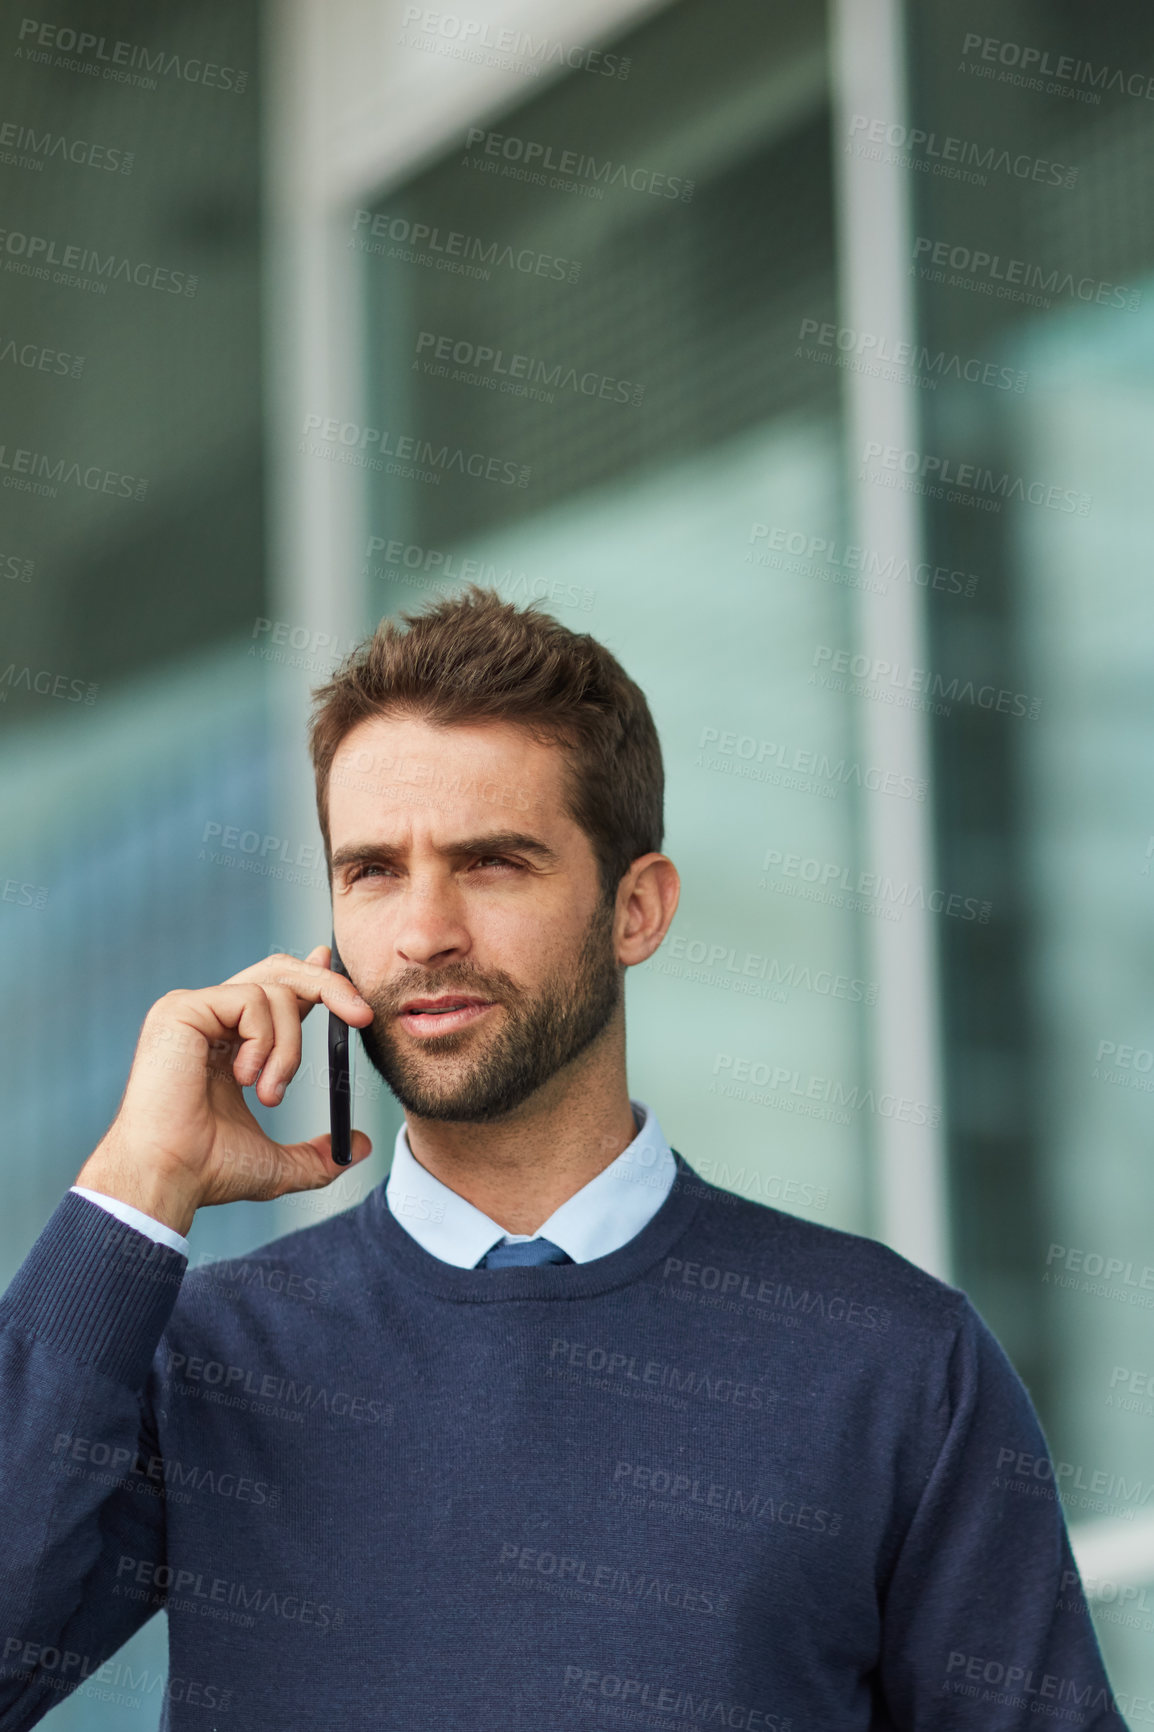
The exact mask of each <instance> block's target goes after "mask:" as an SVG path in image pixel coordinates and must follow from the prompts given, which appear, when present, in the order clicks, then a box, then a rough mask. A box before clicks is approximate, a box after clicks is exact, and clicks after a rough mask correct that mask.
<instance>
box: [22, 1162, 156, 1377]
mask: <svg viewBox="0 0 1154 1732" xmlns="http://www.w3.org/2000/svg"><path fill="white" fill-rule="evenodd" d="M187 1264H188V1259H187V1257H184V1256H181V1254H180V1253H179V1252H177V1251H174V1250H172V1249H171V1248H170V1247H169V1246H168V1245H162V1244H160V1243H158V1242H157V1241H156V1240H155V1239H152V1238H151V1237H149V1236H148V1235H147V1234H145V1233H138V1232H137V1231H136V1229H135V1228H133V1227H129V1226H126V1225H125V1223H124V1222H123V1221H119V1220H117V1219H116V1217H115V1216H114V1215H110V1214H109V1212H108V1211H107V1210H106V1209H102V1208H101V1207H100V1206H99V1205H98V1204H96V1203H92V1202H90V1201H89V1200H88V1198H87V1197H81V1196H79V1195H78V1194H77V1193H76V1192H74V1191H67V1192H66V1193H65V1195H64V1196H63V1197H62V1198H61V1199H60V1202H59V1203H58V1204H57V1206H56V1208H55V1210H54V1211H53V1213H52V1214H51V1215H50V1216H49V1218H48V1221H47V1223H46V1225H45V1227H44V1230H43V1232H42V1233H41V1234H40V1237H39V1238H38V1239H37V1240H36V1243H35V1244H34V1245H33V1247H32V1249H31V1251H29V1253H28V1255H27V1257H26V1258H25V1259H24V1262H23V1263H22V1264H21V1266H20V1268H19V1269H18V1270H17V1272H16V1276H15V1278H14V1280H13V1282H12V1284H11V1286H10V1287H9V1288H8V1291H7V1292H6V1293H5V1294H4V1297H3V1298H2V1299H0V1323H4V1324H8V1323H11V1324H13V1325H15V1326H16V1327H17V1328H19V1329H21V1330H23V1332H24V1333H25V1334H28V1335H32V1336H34V1337H35V1338H36V1340H37V1341H43V1342H45V1343H46V1344H47V1345H49V1346H51V1347H54V1348H56V1349H57V1351H58V1352H60V1353H62V1354H65V1355H66V1356H67V1357H68V1358H70V1359H73V1360H76V1361H78V1362H79V1363H80V1364H83V1365H91V1366H93V1367H95V1369H96V1370H97V1371H101V1372H103V1373H104V1374H105V1375H106V1376H108V1377H113V1378H115V1379H116V1380H117V1381H118V1382H120V1383H126V1384H128V1385H129V1386H130V1387H131V1388H133V1389H141V1388H143V1386H144V1382H145V1379H146V1377H147V1375H148V1368H149V1366H150V1365H151V1363H152V1356H153V1354H154V1353H155V1352H156V1348H157V1345H158V1343H159V1341H160V1337H161V1335H162V1334H163V1333H164V1327H165V1324H166V1323H167V1322H168V1319H169V1315H170V1313H171V1311H172V1308H173V1306H174V1305H175V1303H176V1297H177V1294H178V1292H179V1290H180V1283H181V1281H182V1280H183V1278H184V1271H185V1268H186V1267H187Z"/></svg>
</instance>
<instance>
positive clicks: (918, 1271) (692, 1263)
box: [663, 1166, 972, 1334]
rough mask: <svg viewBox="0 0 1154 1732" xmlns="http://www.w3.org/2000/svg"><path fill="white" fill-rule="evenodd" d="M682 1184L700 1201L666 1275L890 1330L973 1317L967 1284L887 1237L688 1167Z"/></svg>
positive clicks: (954, 1323) (947, 1324)
mask: <svg viewBox="0 0 1154 1732" xmlns="http://www.w3.org/2000/svg"><path fill="white" fill-rule="evenodd" d="M675 1183H676V1185H677V1187H678V1188H680V1189H683V1190H684V1191H686V1192H687V1193H688V1194H690V1195H692V1196H694V1197H695V1198H696V1199H697V1202H698V1208H697V1211H696V1213H695V1215H694V1219H693V1223H692V1226H691V1227H690V1229H689V1231H688V1232H687V1234H686V1235H685V1236H684V1238H683V1239H682V1240H681V1241H680V1242H679V1243H678V1244H677V1245H675V1246H674V1247H673V1252H674V1254H675V1255H674V1256H671V1257H667V1258H666V1259H665V1267H664V1271H663V1279H665V1280H670V1279H678V1280H681V1281H682V1282H683V1283H685V1284H693V1285H696V1286H697V1287H698V1288H699V1290H700V1291H702V1292H703V1293H705V1292H712V1293H715V1294H716V1295H717V1296H718V1300H719V1301H723V1300H724V1299H725V1298H727V1297H729V1296H733V1297H734V1298H737V1299H740V1300H742V1301H745V1302H748V1301H749V1300H750V1299H752V1300H753V1301H754V1302H755V1303H757V1304H763V1305H771V1306H773V1307H775V1308H778V1309H783V1310H785V1311H786V1312H792V1313H794V1314H796V1315H799V1316H806V1315H815V1316H827V1317H839V1318H842V1319H845V1320H856V1321H858V1322H860V1323H861V1324H862V1326H863V1327H865V1328H867V1329H869V1328H872V1327H878V1328H880V1329H882V1330H883V1331H888V1330H889V1329H890V1328H891V1327H892V1326H894V1325H898V1326H901V1325H903V1324H914V1325H916V1326H917V1328H918V1329H919V1330H924V1329H926V1328H927V1327H930V1328H941V1329H943V1330H945V1331H946V1332H947V1333H949V1334H953V1333H955V1332H956V1331H957V1330H958V1329H959V1327H960V1326H961V1325H962V1324H963V1322H965V1321H966V1320H967V1319H968V1318H969V1316H970V1315H971V1311H972V1307H971V1304H970V1300H969V1298H968V1296H967V1295H966V1294H965V1293H964V1292H963V1291H962V1289H961V1288H959V1287H954V1286H952V1285H951V1284H950V1283H949V1282H948V1281H944V1280H942V1279H941V1278H940V1277H939V1276H937V1275H933V1274H931V1273H930V1272H929V1270H927V1269H922V1268H920V1267H919V1266H918V1265H917V1264H916V1263H914V1262H911V1261H910V1259H909V1258H908V1257H905V1256H903V1255H902V1254H901V1252H899V1251H895V1250H894V1249H893V1247H892V1246H890V1245H886V1244H883V1243H882V1242H881V1241H880V1240H878V1239H871V1238H869V1237H868V1236H867V1235H865V1234H862V1233H854V1232H850V1231H848V1230H847V1229H846V1228H843V1227H834V1226H830V1225H828V1224H827V1223H825V1222H822V1221H811V1220H807V1219H806V1218H805V1217H804V1216H800V1215H794V1214H790V1213H789V1212H788V1211H787V1210H785V1209H780V1208H777V1207H775V1206H774V1205H772V1204H770V1203H765V1202H760V1201H755V1200H753V1199H751V1198H748V1197H741V1196H738V1195H736V1194H735V1193H734V1192H732V1191H727V1190H725V1189H723V1188H722V1187H721V1186H720V1185H716V1184H713V1183H712V1182H711V1181H710V1180H708V1179H704V1178H702V1177H701V1176H700V1174H698V1173H696V1172H694V1171H693V1170H692V1168H689V1167H688V1166H687V1170H686V1171H684V1172H682V1173H679V1175H678V1178H677V1180H676V1181H675ZM678 1259H680V1265H681V1266H680V1267H678V1266H677V1261H678Z"/></svg>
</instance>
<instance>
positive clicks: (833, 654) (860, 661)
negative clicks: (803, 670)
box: [810, 644, 1042, 722]
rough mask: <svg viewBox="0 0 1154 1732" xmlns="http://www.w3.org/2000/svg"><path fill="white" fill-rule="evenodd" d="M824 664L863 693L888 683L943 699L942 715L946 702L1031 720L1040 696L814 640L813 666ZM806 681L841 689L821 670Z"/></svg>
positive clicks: (1038, 708) (871, 692)
mask: <svg viewBox="0 0 1154 1732" xmlns="http://www.w3.org/2000/svg"><path fill="white" fill-rule="evenodd" d="M826 664H828V666H829V669H830V671H831V673H832V674H835V675H838V674H849V675H850V677H851V679H852V680H854V681H856V682H858V684H857V686H856V687H855V688H854V690H855V691H856V692H857V694H858V695H864V696H866V697H870V696H874V695H876V694H877V693H878V692H884V691H885V689H886V687H891V688H895V689H900V690H902V691H907V692H924V693H926V694H927V695H928V696H929V697H931V698H942V699H944V700H945V704H946V706H947V707H946V708H945V714H946V715H948V714H949V708H948V706H949V705H950V704H973V705H975V706H976V707H977V708H978V709H980V710H996V711H998V713H999V714H1001V715H1012V716H1026V717H1028V718H1029V720H1030V721H1032V722H1034V721H1037V719H1038V716H1039V715H1040V714H1041V709H1042V700H1041V698H1031V697H1030V695H1029V693H1028V692H1013V691H1010V690H1009V688H1008V687H1002V688H1000V689H999V688H998V687H997V686H991V685H985V686H978V687H975V685H974V682H973V680H966V681H964V682H963V681H961V680H959V678H958V676H957V675H956V674H955V675H954V677H953V678H952V679H951V680H949V681H947V679H946V677H945V675H944V674H939V673H935V672H934V670H933V669H932V668H914V667H911V668H903V667H902V666H901V664H900V663H899V662H890V661H884V660H883V659H882V658H880V657H876V656H875V657H874V659H873V660H872V661H871V659H870V657H869V656H867V655H862V654H861V653H860V652H859V653H857V654H855V653H854V652H853V651H852V650H847V649H835V648H834V646H833V645H832V644H818V646H817V648H816V649H815V650H814V652H813V666H814V667H815V668H823V667H824V666H825V665H826ZM810 681H811V683H813V684H821V685H829V684H831V683H833V684H834V686H835V689H836V690H842V689H843V687H842V686H841V685H838V684H837V683H836V682H831V680H830V679H829V677H828V675H825V674H822V675H820V676H819V675H816V674H811V675H810Z"/></svg>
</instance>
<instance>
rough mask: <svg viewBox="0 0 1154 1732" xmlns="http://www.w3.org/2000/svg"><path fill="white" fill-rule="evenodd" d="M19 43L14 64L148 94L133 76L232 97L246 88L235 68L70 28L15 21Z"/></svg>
mask: <svg viewBox="0 0 1154 1732" xmlns="http://www.w3.org/2000/svg"><path fill="white" fill-rule="evenodd" d="M19 39H20V43H21V46H20V47H19V48H17V50H16V57H17V59H19V60H32V61H35V62H37V63H38V64H39V65H42V66H62V67H64V68H65V69H66V70H68V71H76V72H87V73H89V74H90V75H91V76H92V77H96V76H97V75H98V74H102V75H103V77H104V78H106V79H111V80H112V81H113V82H114V83H119V84H141V85H143V86H144V87H145V88H146V89H148V90H155V89H156V80H155V78H151V77H144V78H138V77H134V76H133V71H134V70H135V71H143V72H144V73H146V74H147V73H157V74H158V75H159V76H160V77H161V78H176V79H179V80H180V81H181V82H182V83H184V84H203V85H204V86H205V88H206V89H209V90H231V91H233V92H234V93H235V94H236V95H237V96H239V95H240V94H241V92H242V91H243V90H244V88H245V86H246V85H247V84H248V73H247V72H242V71H241V70H240V69H239V68H238V67H235V66H220V65H218V64H217V62H216V61H214V60H200V59H197V58H196V57H195V56H187V55H180V54H169V53H166V52H165V50H164V49H163V48H145V47H144V46H143V44H141V43H139V42H125V41H116V40H112V39H110V38H109V37H107V36H97V35H95V34H94V33H93V32H92V31H91V30H74V29H73V28H72V27H71V26H70V25H67V24H49V23H45V22H43V21H42V20H41V19H39V18H23V19H21V22H20V30H19ZM70 56H71V57H73V58H69V57H70ZM130 69H132V70H130Z"/></svg>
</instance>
